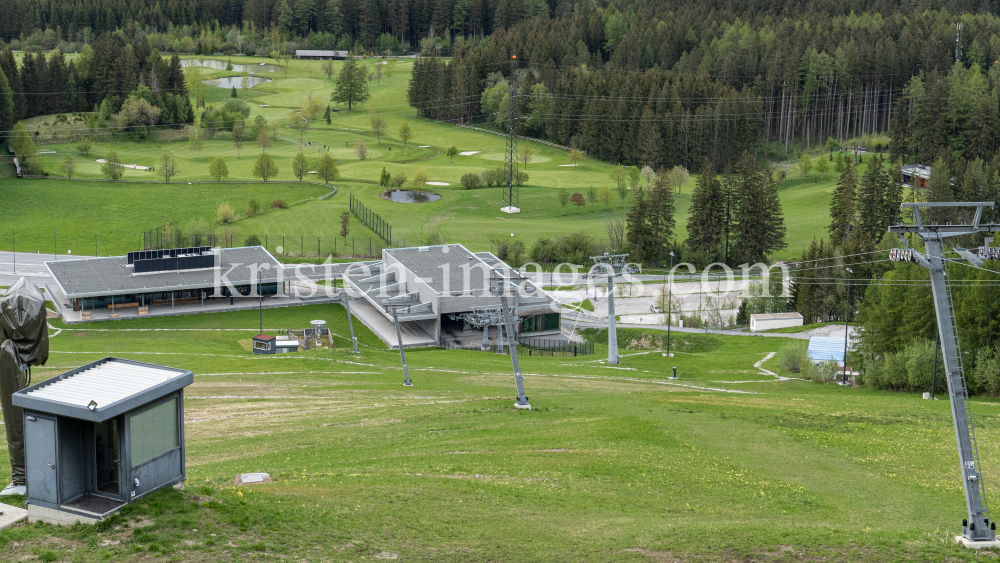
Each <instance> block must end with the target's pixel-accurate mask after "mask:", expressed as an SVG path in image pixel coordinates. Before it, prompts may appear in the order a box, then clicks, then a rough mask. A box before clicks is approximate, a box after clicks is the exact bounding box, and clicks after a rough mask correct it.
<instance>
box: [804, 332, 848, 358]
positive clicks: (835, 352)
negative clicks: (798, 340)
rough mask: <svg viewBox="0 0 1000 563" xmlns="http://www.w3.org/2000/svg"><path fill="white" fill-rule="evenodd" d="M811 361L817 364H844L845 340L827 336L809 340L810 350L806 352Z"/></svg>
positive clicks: (814, 337)
mask: <svg viewBox="0 0 1000 563" xmlns="http://www.w3.org/2000/svg"><path fill="white" fill-rule="evenodd" d="M806 354H807V355H808V356H809V359H810V360H813V361H815V362H827V361H831V360H832V361H835V362H843V361H844V339H843V338H831V337H827V336H813V337H812V338H810V339H809V350H808V351H807V352H806Z"/></svg>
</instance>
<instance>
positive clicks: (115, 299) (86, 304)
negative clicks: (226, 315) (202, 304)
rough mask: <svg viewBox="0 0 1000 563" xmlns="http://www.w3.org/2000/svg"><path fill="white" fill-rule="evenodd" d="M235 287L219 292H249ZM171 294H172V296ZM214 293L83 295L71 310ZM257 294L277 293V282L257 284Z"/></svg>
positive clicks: (229, 294)
mask: <svg viewBox="0 0 1000 563" xmlns="http://www.w3.org/2000/svg"><path fill="white" fill-rule="evenodd" d="M235 287H236V293H233V292H232V291H230V290H229V288H228V287H224V288H222V289H221V291H220V293H221V294H222V296H223V297H235V296H243V297H247V296H249V295H250V293H251V292H250V290H251V286H250V285H238V286H235ZM171 294H173V295H172V297H171ZM214 294H215V289H214V288H196V289H182V290H177V291H172V292H171V291H158V292H155V293H135V294H126V295H114V296H102V297H85V298H80V299H77V300H76V302H75V303H74V306H73V310H74V311H79V310H84V311H90V310H93V309H110V308H111V304H112V303H114V305H115V307H134V306H144V305H153V304H163V303H170V302H171V301H174V302H177V301H183V300H192V299H194V300H201V299H202V297H204V298H205V299H211V298H212V296H213V295H214ZM257 294H258V295H264V296H267V295H277V294H278V284H277V282H275V283H262V284H257Z"/></svg>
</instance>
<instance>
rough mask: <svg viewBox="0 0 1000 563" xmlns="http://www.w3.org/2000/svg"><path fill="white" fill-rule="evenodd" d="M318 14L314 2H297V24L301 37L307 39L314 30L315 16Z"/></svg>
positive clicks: (300, 0)
mask: <svg viewBox="0 0 1000 563" xmlns="http://www.w3.org/2000/svg"><path fill="white" fill-rule="evenodd" d="M315 12H316V4H315V3H314V2H313V0H296V2H295V23H296V24H297V26H298V31H299V35H301V36H302V37H305V36H307V35H309V31H310V30H311V28H312V21H313V14H314V13H315Z"/></svg>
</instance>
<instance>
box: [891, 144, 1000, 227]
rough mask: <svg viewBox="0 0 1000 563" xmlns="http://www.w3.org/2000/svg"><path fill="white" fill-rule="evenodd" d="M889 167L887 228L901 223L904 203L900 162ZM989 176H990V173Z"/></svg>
mask: <svg viewBox="0 0 1000 563" xmlns="http://www.w3.org/2000/svg"><path fill="white" fill-rule="evenodd" d="M889 167H890V170H891V172H889V173H888V174H887V176H889V184H888V185H887V186H886V189H885V200H884V202H883V203H884V205H885V207H884V208H883V211H882V216H883V221H884V223H885V226H886V227H887V228H888V227H889V226H890V225H898V224H899V223H900V221H901V217H900V205H901V204H902V203H903V173H902V171H901V170H900V169H899V168H900V167H899V163H898V162H892V163H890V164H889ZM987 178H989V176H988V175H987ZM987 185H988V184H987ZM990 201H992V200H990ZM883 236H885V233H883Z"/></svg>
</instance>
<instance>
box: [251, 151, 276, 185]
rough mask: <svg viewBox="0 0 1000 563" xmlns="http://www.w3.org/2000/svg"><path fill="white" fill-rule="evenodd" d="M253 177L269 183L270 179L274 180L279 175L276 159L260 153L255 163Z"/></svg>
mask: <svg viewBox="0 0 1000 563" xmlns="http://www.w3.org/2000/svg"><path fill="white" fill-rule="evenodd" d="M253 175H254V176H255V177H257V178H260V179H261V180H263V181H265V182H266V181H267V180H268V179H269V178H273V177H275V176H277V175H278V165H276V164H275V163H274V159H273V158H271V155H269V154H267V153H266V152H265V153H260V156H258V157H257V160H256V161H255V162H254V163H253Z"/></svg>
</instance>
